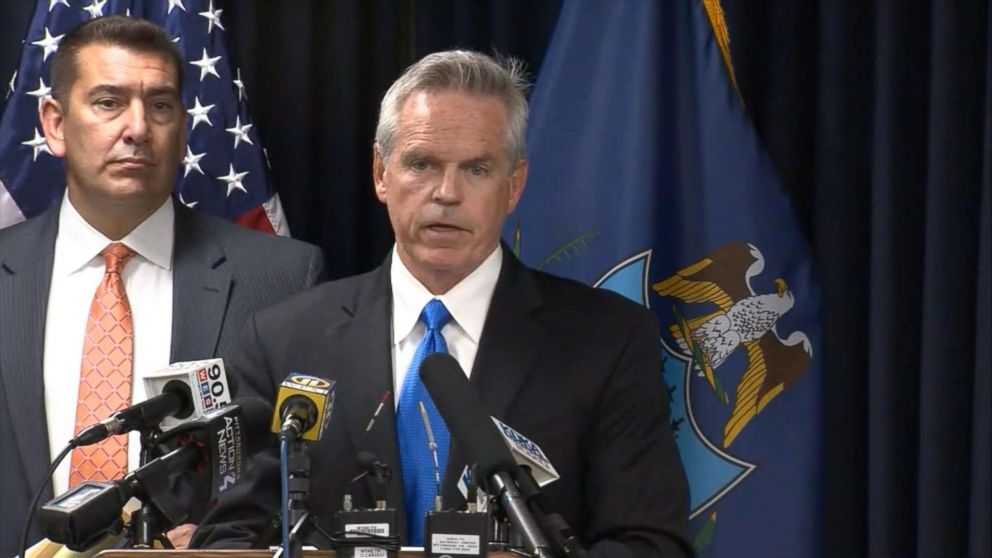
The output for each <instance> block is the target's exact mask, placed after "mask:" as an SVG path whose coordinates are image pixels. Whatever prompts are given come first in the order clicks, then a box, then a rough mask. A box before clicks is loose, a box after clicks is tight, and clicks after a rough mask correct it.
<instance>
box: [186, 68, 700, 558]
mask: <svg viewBox="0 0 992 558" xmlns="http://www.w3.org/2000/svg"><path fill="white" fill-rule="evenodd" d="M526 86H527V84H526V82H525V81H524V80H523V78H522V76H521V72H520V68H519V65H518V64H516V63H514V62H513V61H508V62H502V63H501V62H499V61H496V60H494V59H492V58H490V57H489V56H486V55H483V54H479V53H475V52H465V51H449V52H439V53H435V54H431V55H429V56H427V57H425V58H424V59H422V60H420V61H419V62H417V63H416V64H414V65H413V66H411V67H410V68H408V69H407V70H406V72H405V73H404V74H403V75H402V76H401V77H400V78H399V80H397V81H396V82H395V83H394V84H393V85H392V87H391V88H390V89H389V91H388V92H387V93H386V95H385V98H384V99H383V101H382V107H381V110H380V113H379V125H378V128H377V131H376V144H375V147H374V164H373V180H374V182H375V193H376V195H377V196H378V198H379V200H380V201H382V202H383V203H384V204H385V205H386V207H387V208H388V211H389V218H390V222H391V224H392V228H393V232H394V233H395V235H396V245H395V247H394V249H393V251H392V254H391V255H390V257H388V258H387V259H386V261H385V262H384V263H383V264H382V265H381V266H380V267H379V268H378V269H376V270H374V271H372V272H371V273H369V274H366V275H362V276H358V277H353V278H349V279H345V280H342V281H336V282H333V283H327V284H325V285H322V286H319V287H317V288H315V289H312V290H310V291H307V292H306V293H302V294H300V295H296V296H294V297H292V298H290V299H288V300H287V301H285V302H283V303H280V304H278V305H276V306H274V307H272V308H270V309H267V310H264V311H262V312H260V313H259V314H257V315H256V317H255V319H254V320H253V323H251V324H250V325H251V330H250V332H249V335H247V336H246V341H247V342H246V343H245V344H244V345H243V353H241V356H238V357H236V358H235V361H234V365H233V368H234V369H235V371H236V373H237V375H238V380H239V382H240V386H241V393H240V395H245V394H253V395H261V396H262V397H264V398H267V399H270V400H272V399H274V396H275V392H276V387H277V385H278V383H279V381H280V380H282V379H283V377H284V376H285V375H286V374H288V373H290V372H293V371H299V372H306V373H310V374H313V375H317V376H326V377H329V378H332V379H334V380H336V381H337V386H336V388H337V398H336V402H335V406H336V407H335V410H334V417H332V419H331V422H330V425H329V427H328V429H327V430H326V431H325V432H324V437H323V439H322V440H321V441H320V442H318V443H317V444H316V445H315V447H314V448H313V450H312V463H313V470H312V472H311V477H310V478H311V486H310V493H311V495H312V496H313V497H312V498H311V499H310V508H311V510H312V511H313V512H314V514H315V515H316V516H317V517H318V518H319V520H320V522H321V523H322V524H323V525H324V527H326V529H325V530H327V531H329V532H330V531H333V530H335V529H334V528H333V527H332V526H331V521H332V520H333V515H334V511H335V510H336V509H338V508H339V507H340V502H341V496H342V495H343V492H344V490H345V487H346V485H347V483H348V480H349V479H350V478H352V477H354V476H355V475H356V474H358V472H359V471H358V469H357V467H356V465H355V464H354V456H355V455H356V453H357V452H358V451H359V450H367V451H372V452H373V453H374V454H375V455H376V456H378V457H379V458H380V459H381V460H382V461H385V462H386V463H388V464H390V465H392V466H393V467H394V468H395V467H398V469H399V470H400V471H401V474H397V475H395V476H394V480H393V482H392V484H391V485H390V486H389V489H388V490H389V492H388V502H389V504H390V505H391V506H395V507H397V508H400V509H401V510H402V512H401V513H400V514H399V523H400V525H399V534H400V535H401V536H402V537H403V540H404V542H406V543H408V544H413V545H422V544H423V517H424V512H426V511H427V509H428V507H429V506H430V503H431V501H432V500H433V496H434V490H435V489H434V471H433V467H432V466H433V460H432V459H431V456H430V451H429V449H428V444H427V439H426V436H425V433H424V430H425V429H424V426H423V424H422V422H421V415H420V412H419V402H421V401H423V402H424V403H425V405H426V408H427V414H428V415H429V417H430V419H429V420H430V421H431V423H432V431H433V433H434V436H435V437H436V438H437V439H438V454H439V458H440V461H441V463H440V467H441V470H442V472H441V474H442V477H443V483H442V493H443V494H444V500H445V502H446V503H447V504H448V505H449V506H450V507H456V508H457V507H461V506H463V505H464V499H463V498H462V496H461V494H460V493H459V492H458V490H457V488H456V485H457V481H458V478H459V476H460V474H461V472H462V470H463V469H464V467H465V465H466V464H467V461H468V457H469V456H466V455H463V454H462V452H461V451H460V450H459V449H458V440H456V439H452V440H450V445H449V433H448V429H447V426H446V425H445V424H444V421H443V419H441V417H440V415H439V414H438V413H437V411H436V409H435V408H434V405H433V403H432V402H431V400H430V396H429V395H428V393H427V391H426V389H425V388H424V386H423V384H422V383H421V381H420V377H419V363H420V362H421V360H422V359H423V358H424V356H425V355H426V354H428V353H431V352H449V353H450V354H451V355H452V356H454V357H455V358H456V359H457V360H458V362H459V363H460V364H461V367H462V369H463V370H465V372H466V374H468V375H469V377H470V381H471V383H472V384H474V385H475V387H476V388H477V390H478V391H479V393H480V395H481V397H482V400H483V402H484V404H485V405H486V407H487V408H486V409H485V410H486V411H487V412H489V413H490V414H492V415H494V416H496V417H497V418H499V419H501V420H502V421H503V422H505V423H507V424H509V425H510V426H512V427H513V428H514V429H516V430H518V431H519V432H521V433H522V434H524V435H526V436H528V437H530V438H531V439H532V440H534V441H535V442H536V443H537V444H538V445H540V446H541V448H542V449H543V450H544V452H545V453H546V454H547V456H548V458H549V459H550V460H551V462H552V463H553V464H554V466H555V467H556V469H557V470H558V472H559V473H560V475H561V479H560V480H558V481H557V482H555V483H553V484H551V485H549V486H548V487H547V495H548V497H549V498H550V500H551V502H552V503H553V504H554V505H555V506H556V507H557V508H558V510H560V511H561V512H562V514H563V515H564V517H565V518H566V519H567V520H568V522H569V524H570V525H571V526H572V527H573V528H574V529H575V531H576V532H577V533H579V534H580V536H581V538H582V539H583V540H584V541H585V543H586V544H588V545H589V546H590V547H591V548H592V552H593V554H594V555H596V556H602V557H610V558H622V557H625V556H626V557H635V556H636V557H646V556H667V557H671V556H685V555H688V554H691V549H690V547H689V545H688V543H687V542H686V539H685V532H686V529H687V525H688V492H687V488H686V479H685V474H684V472H683V470H682V465H681V462H680V460H679V455H678V452H677V449H676V447H675V443H674V440H673V437H672V433H671V430H670V428H669V422H668V421H669V407H668V399H667V392H666V390H665V388H664V386H663V383H662V381H661V362H660V352H659V351H660V347H659V344H658V338H659V333H658V328H657V323H656V321H655V319H654V317H653V316H652V315H651V314H650V313H649V312H647V311H646V310H644V309H642V308H639V307H638V306H636V305H634V304H632V303H630V302H629V301H627V300H625V299H622V298H621V297H619V296H617V295H615V294H613V293H609V292H605V291H600V290H595V289H591V288H589V287H587V286H584V285H581V284H579V283H575V282H573V281H568V280H564V279H560V278H557V277H553V276H551V275H547V274H544V273H540V272H537V271H533V270H529V269H527V268H525V267H524V266H523V265H522V264H521V263H520V262H519V261H518V260H517V259H516V258H515V257H514V256H513V255H512V254H511V253H510V252H509V250H507V249H506V248H504V247H502V246H501V245H500V242H499V234H500V229H501V227H502V225H503V221H504V219H505V218H506V216H507V215H508V214H509V213H510V212H512V211H513V209H514V208H515V207H516V205H517V202H518V201H519V200H520V197H521V195H522V194H523V191H524V185H525V182H526V177H527V160H526V159H525V150H524V137H525V134H526V127H527V101H526V99H525V97H524V90H525V88H526ZM386 392H391V393H392V394H395V397H393V398H392V405H387V406H386V409H385V410H384V411H383V412H382V413H381V414H380V415H379V418H378V420H377V421H376V423H375V427H374V428H373V430H372V431H371V432H366V424H368V422H369V416H370V415H371V414H372V411H373V409H375V408H376V403H377V402H378V401H379V399H380V398H381V397H382V396H383V394H384V393H386ZM274 463H275V460H274V459H273V458H272V456H271V455H270V456H268V457H266V458H263V459H260V460H259V464H260V465H261V467H262V468H263V470H266V471H267V472H268V474H269V476H265V475H263V476H262V478H261V479H260V480H259V482H258V486H257V488H258V489H257V490H254V491H253V492H252V494H253V500H252V501H248V500H245V501H241V502H237V503H236V505H234V504H235V503H233V502H232V505H231V506H221V507H220V508H218V509H217V510H216V511H215V513H214V514H213V515H212V517H210V518H208V520H207V521H206V522H205V523H209V522H211V521H213V522H218V524H216V525H213V526H211V527H205V528H202V529H201V531H200V533H199V534H198V535H197V538H196V540H195V542H201V543H205V544H210V545H213V546H222V545H228V546H233V545H235V544H242V545H243V544H265V543H266V541H260V540H258V539H257V536H256V534H257V532H258V531H259V529H260V527H261V522H260V521H259V522H256V523H250V522H248V521H247V520H246V517H247V516H248V515H249V513H248V511H249V509H250V508H251V507H252V506H254V508H255V509H256V510H257V511H258V512H259V513H258V514H256V515H257V516H258V517H264V514H265V513H269V514H271V513H272V512H274V511H275V510H276V509H277V507H278V500H277V499H276V497H275V494H276V492H275V489H277V488H278V480H277V478H276V477H275V476H274ZM367 488H368V487H367V486H364V485H359V486H357V487H356V488H355V490H354V491H355V492H356V501H357V502H358V503H359V504H361V503H364V504H370V503H371V502H370V500H371V498H370V494H369V493H368V492H367V490H366V489H367ZM363 500H364V502H363ZM220 522H226V523H224V524H220Z"/></svg>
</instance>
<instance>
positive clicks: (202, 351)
mask: <svg viewBox="0 0 992 558" xmlns="http://www.w3.org/2000/svg"><path fill="white" fill-rule="evenodd" d="M173 205H174V207H175V209H176V224H175V231H176V233H175V234H176V236H175V248H174V250H173V270H172V350H171V359H170V360H172V361H173V362H175V361H179V360H199V359H204V358H211V357H213V356H214V355H215V354H216V350H217V343H218V340H219V339H220V331H221V326H222V325H223V324H224V315H225V313H226V312H227V303H228V295H229V294H230V291H231V283H232V279H231V272H230V271H229V270H228V269H227V266H226V265H225V263H226V256H225V254H224V251H223V249H222V248H221V246H220V245H219V244H217V243H216V242H214V241H212V240H211V239H210V238H209V237H206V236H204V235H202V234H197V233H196V232H195V231H194V230H193V228H194V224H195V223H194V222H193V220H194V219H196V216H195V215H194V214H193V212H192V210H190V209H187V208H186V207H185V206H184V205H182V204H181V203H175V202H173Z"/></svg>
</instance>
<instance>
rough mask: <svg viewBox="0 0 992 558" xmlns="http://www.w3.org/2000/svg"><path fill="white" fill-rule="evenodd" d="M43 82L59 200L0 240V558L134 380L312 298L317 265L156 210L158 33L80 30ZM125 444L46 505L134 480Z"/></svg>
mask: <svg viewBox="0 0 992 558" xmlns="http://www.w3.org/2000/svg"><path fill="white" fill-rule="evenodd" d="M52 68H53V69H52V79H51V85H52V97H46V98H45V99H43V100H42V102H41V106H40V118H41V125H42V128H43V130H44V134H45V138H46V140H47V143H48V147H49V149H50V150H51V153H52V154H53V155H55V156H57V157H62V158H64V159H65V170H66V183H67V190H66V196H65V197H64V199H63V200H62V201H61V203H59V204H56V206H55V207H54V208H52V209H51V210H49V211H48V212H46V213H44V214H42V215H40V216H38V217H36V218H34V219H31V220H29V221H27V222H24V223H21V224H19V225H16V226H14V227H11V228H8V229H5V230H3V231H2V232H0V308H2V310H0V331H2V332H3V334H2V335H0V376H2V381H0V405H2V406H0V476H2V479H0V495H2V497H0V502H2V503H0V556H12V555H14V554H16V553H17V552H18V550H17V549H16V548H15V547H16V546H17V539H18V537H19V535H20V532H21V529H22V527H23V525H24V520H25V516H26V515H27V512H28V505H29V502H30V499H31V495H32V494H33V493H34V492H35V491H36V490H37V489H38V488H39V487H40V486H41V483H42V482H43V481H44V478H43V475H44V472H45V471H46V470H47V469H48V467H49V464H50V463H51V460H52V459H53V457H54V456H55V454H56V453H57V452H58V451H59V450H60V449H61V448H62V447H63V446H64V445H65V444H66V443H67V442H68V441H69V439H70V438H72V437H73V436H74V435H75V434H76V433H77V432H78V431H79V430H80V429H81V428H83V427H85V426H88V425H90V424H93V423H95V422H98V421H99V420H101V419H104V418H107V417H108V416H109V415H110V414H111V413H112V412H113V411H116V410H118V409H120V408H123V407H126V406H128V405H130V404H131V403H132V397H133V398H134V401H133V402H135V403H136V402H137V400H138V399H141V398H142V397H143V394H144V389H143V386H142V383H141V377H142V375H144V374H145V373H147V372H151V371H155V370H157V369H160V368H162V367H164V366H166V365H168V364H169V363H170V362H174V361H182V360H197V359H203V358H210V357H212V356H215V355H220V356H223V355H225V354H226V353H227V352H229V351H230V349H231V347H232V346H233V344H234V338H235V336H236V335H237V334H238V333H239V332H240V329H241V327H242V325H243V323H244V321H245V320H246V319H247V317H248V316H249V315H250V314H251V313H253V312H255V311H257V310H259V309H261V308H263V307H265V306H267V305H269V304H272V303H274V302H276V301H278V300H280V299H282V298H285V297H286V296H287V295H289V294H290V293H293V292H296V291H299V290H302V289H304V288H306V287H310V286H312V285H313V284H314V283H315V282H316V280H317V278H318V277H319V275H320V274H321V269H322V265H323V264H322V261H323V258H322V255H321V253H320V250H319V249H318V248H316V247H313V246H308V245H306V244H304V243H301V242H298V241H294V240H290V239H285V238H280V237H276V236H274V235H266V234H262V233H257V232H253V231H249V230H247V229H244V228H242V227H240V226H237V225H234V224H232V223H228V222H224V221H220V220H218V219H214V218H212V217H208V216H205V215H202V214H199V213H196V212H194V211H192V210H190V209H188V208H186V207H185V206H184V205H183V204H181V203H176V202H174V201H173V200H172V199H171V197H170V194H171V193H172V189H173V185H174V184H175V183H176V172H177V171H178V167H179V161H180V159H181V157H182V154H183V153H184V151H185V149H186V109H185V108H184V107H183V105H182V100H181V91H182V81H183V80H182V58H181V56H180V54H179V51H178V50H177V48H176V46H175V45H174V44H173V43H172V40H171V38H170V37H169V36H168V35H167V34H166V33H165V31H164V30H163V29H161V28H159V27H156V26H155V25H153V24H151V23H149V22H147V21H142V20H138V19H129V18H124V17H119V16H111V17H105V18H98V19H94V20H91V21H89V22H87V23H84V24H83V25H81V26H79V27H77V28H76V29H75V30H73V31H71V32H70V33H68V34H66V36H65V37H64V39H63V40H62V42H61V45H60V48H59V50H58V52H57V53H56V54H55V56H54V60H53V62H52ZM77 388H78V390H77ZM77 391H78V393H77ZM131 438H132V439H131V440H130V443H129V440H128V437H127V436H116V437H113V438H111V439H108V440H106V441H104V442H102V443H101V444H98V445H95V446H88V447H85V448H77V449H76V450H74V451H73V452H72V456H71V458H67V459H66V461H65V462H64V463H63V465H64V466H63V467H60V468H59V469H58V470H57V471H56V474H55V476H54V479H53V481H54V490H55V492H56V493H59V492H62V491H64V490H65V489H66V488H68V487H69V486H72V485H75V484H78V483H80V482H83V481H86V480H109V479H114V478H119V477H121V476H123V475H124V473H125V472H126V471H127V469H128V468H131V469H134V468H135V467H136V466H137V465H138V449H139V448H138V444H137V438H136V437H134V436H132V437H131ZM51 497H52V492H51V491H49V492H48V494H47V497H44V498H43V500H42V502H44V501H47V500H48V499H50V498H51ZM34 525H35V529H34V530H33V531H32V533H31V536H30V538H29V544H30V543H33V542H35V541H37V540H38V539H39V538H40V533H39V531H38V529H37V526H38V523H37V522H35V523H34Z"/></svg>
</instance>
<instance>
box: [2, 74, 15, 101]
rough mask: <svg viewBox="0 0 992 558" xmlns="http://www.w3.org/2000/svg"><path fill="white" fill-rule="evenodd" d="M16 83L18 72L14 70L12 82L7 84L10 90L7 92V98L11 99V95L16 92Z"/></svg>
mask: <svg viewBox="0 0 992 558" xmlns="http://www.w3.org/2000/svg"><path fill="white" fill-rule="evenodd" d="M16 81H17V70H14V75H13V76H11V77H10V82H9V83H7V86H8V87H9V88H10V89H9V90H8V91H7V97H10V94H11V93H13V92H14V82H16ZM4 98H6V97H4Z"/></svg>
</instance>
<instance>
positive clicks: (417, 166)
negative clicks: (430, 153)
mask: <svg viewBox="0 0 992 558" xmlns="http://www.w3.org/2000/svg"><path fill="white" fill-rule="evenodd" d="M410 168H411V169H413V170H415V171H425V170H427V161H425V160H423V159H415V160H413V161H411V162H410Z"/></svg>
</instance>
